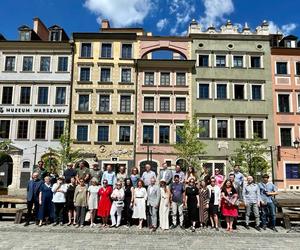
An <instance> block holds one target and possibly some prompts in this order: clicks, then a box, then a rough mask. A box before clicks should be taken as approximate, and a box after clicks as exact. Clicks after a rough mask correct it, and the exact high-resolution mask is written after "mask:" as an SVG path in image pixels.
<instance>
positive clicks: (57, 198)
mask: <svg viewBox="0 0 300 250" xmlns="http://www.w3.org/2000/svg"><path fill="white" fill-rule="evenodd" d="M57 188H58V184H57V183H55V184H54V185H53V187H52V192H53V198H52V202H54V203H65V202H66V197H65V193H66V192H67V185H65V184H62V185H61V186H60V188H59V190H60V192H57V190H56V189H57Z"/></svg>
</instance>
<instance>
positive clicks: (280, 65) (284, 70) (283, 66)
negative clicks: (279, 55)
mask: <svg viewBox="0 0 300 250" xmlns="http://www.w3.org/2000/svg"><path fill="white" fill-rule="evenodd" d="M276 74H277V75H287V74H288V63H287V62H276Z"/></svg>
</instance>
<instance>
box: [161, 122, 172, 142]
mask: <svg viewBox="0 0 300 250" xmlns="http://www.w3.org/2000/svg"><path fill="white" fill-rule="evenodd" d="M169 142H170V126H159V143H169Z"/></svg>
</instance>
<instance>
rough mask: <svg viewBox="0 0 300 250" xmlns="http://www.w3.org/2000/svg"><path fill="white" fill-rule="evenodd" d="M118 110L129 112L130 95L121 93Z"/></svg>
mask: <svg viewBox="0 0 300 250" xmlns="http://www.w3.org/2000/svg"><path fill="white" fill-rule="evenodd" d="M120 112H123V113H129V112H131V96H129V95H121V101H120Z"/></svg>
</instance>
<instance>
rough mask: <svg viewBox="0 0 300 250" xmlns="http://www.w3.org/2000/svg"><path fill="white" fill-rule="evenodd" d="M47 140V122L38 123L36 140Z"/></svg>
mask: <svg viewBox="0 0 300 250" xmlns="http://www.w3.org/2000/svg"><path fill="white" fill-rule="evenodd" d="M45 138H46V121H36V127H35V139H45Z"/></svg>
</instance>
